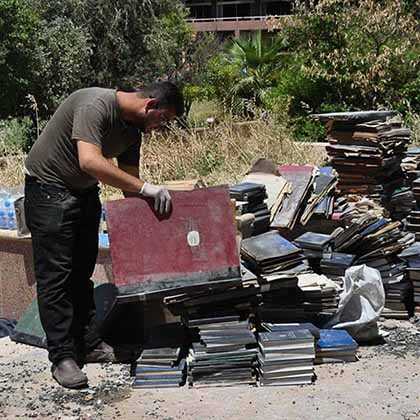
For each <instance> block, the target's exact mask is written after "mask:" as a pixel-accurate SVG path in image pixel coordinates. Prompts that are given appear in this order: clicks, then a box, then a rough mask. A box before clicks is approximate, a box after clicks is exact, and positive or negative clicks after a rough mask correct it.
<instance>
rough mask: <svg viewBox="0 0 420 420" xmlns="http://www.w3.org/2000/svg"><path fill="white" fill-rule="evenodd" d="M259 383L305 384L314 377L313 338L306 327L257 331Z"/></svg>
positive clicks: (273, 328) (310, 381)
mask: <svg viewBox="0 0 420 420" xmlns="http://www.w3.org/2000/svg"><path fill="white" fill-rule="evenodd" d="M258 344H259V347H260V353H259V355H258V362H259V364H258V374H259V383H260V385H262V386H272V385H304V384H310V383H312V381H313V379H314V367H313V364H314V358H315V339H314V336H313V335H312V334H311V332H310V331H309V330H308V329H296V328H293V329H287V328H286V329H284V328H279V329H276V326H272V328H270V329H269V331H267V332H261V333H259V334H258Z"/></svg>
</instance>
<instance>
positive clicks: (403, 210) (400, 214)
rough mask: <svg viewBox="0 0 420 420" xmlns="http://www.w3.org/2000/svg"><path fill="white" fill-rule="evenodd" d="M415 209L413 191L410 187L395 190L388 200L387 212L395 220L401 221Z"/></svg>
mask: <svg viewBox="0 0 420 420" xmlns="http://www.w3.org/2000/svg"><path fill="white" fill-rule="evenodd" d="M415 207H416V201H415V199H414V195H413V191H412V190H411V188H410V187H401V188H397V189H396V190H395V191H394V192H393V193H392V194H391V198H390V200H389V211H390V214H391V215H392V217H393V219H395V220H402V219H404V217H406V216H407V215H408V214H410V213H411V212H412V211H413V210H414V209H415Z"/></svg>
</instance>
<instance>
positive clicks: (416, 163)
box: [401, 146, 420, 185]
mask: <svg viewBox="0 0 420 420" xmlns="http://www.w3.org/2000/svg"><path fill="white" fill-rule="evenodd" d="M401 168H402V170H403V172H404V174H405V176H406V179H407V181H408V184H409V185H411V182H413V181H414V180H415V179H417V178H418V177H420V147H418V146H411V147H409V148H408V149H407V151H406V152H405V157H404V158H403V160H402V163H401Z"/></svg>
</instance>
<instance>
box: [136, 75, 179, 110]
mask: <svg viewBox="0 0 420 420" xmlns="http://www.w3.org/2000/svg"><path fill="white" fill-rule="evenodd" d="M137 95H139V96H140V97H141V98H155V99H157V101H158V106H159V107H160V108H170V107H174V108H175V112H176V115H177V117H182V115H184V96H183V95H182V92H181V90H180V89H179V88H178V86H176V85H175V84H174V83H171V82H154V83H151V84H150V85H147V86H145V87H142V88H139V89H137Z"/></svg>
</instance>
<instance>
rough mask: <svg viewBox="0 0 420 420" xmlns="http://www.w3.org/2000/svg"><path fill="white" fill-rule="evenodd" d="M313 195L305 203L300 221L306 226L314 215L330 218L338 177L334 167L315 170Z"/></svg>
mask: <svg viewBox="0 0 420 420" xmlns="http://www.w3.org/2000/svg"><path fill="white" fill-rule="evenodd" d="M314 172H315V174H314V178H313V185H312V191H311V195H310V196H309V197H308V199H307V200H306V203H305V207H304V209H303V211H302V215H301V216H300V223H301V225H302V226H305V225H306V224H307V223H308V222H309V220H310V219H311V218H312V217H313V216H315V215H316V216H321V215H322V216H324V217H326V218H329V217H330V216H331V215H332V212H333V208H334V198H335V196H334V192H335V187H336V185H337V182H338V179H337V174H336V172H335V171H334V169H333V168H332V167H330V166H325V167H323V168H319V169H317V170H315V171H314Z"/></svg>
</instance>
